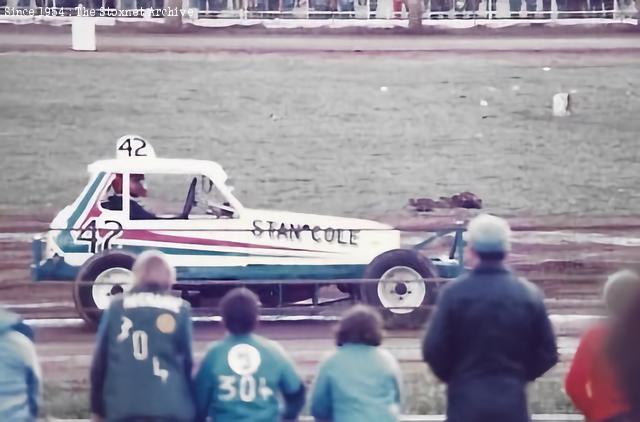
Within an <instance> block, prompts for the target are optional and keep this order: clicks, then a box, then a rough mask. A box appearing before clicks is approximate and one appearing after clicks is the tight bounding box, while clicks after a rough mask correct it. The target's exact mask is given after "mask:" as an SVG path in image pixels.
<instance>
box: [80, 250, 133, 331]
mask: <svg viewBox="0 0 640 422" xmlns="http://www.w3.org/2000/svg"><path fill="white" fill-rule="evenodd" d="M134 261H135V257H134V256H132V255H128V254H126V253H123V252H105V253H103V254H100V255H95V256H94V257H92V258H90V259H89V260H88V261H87V262H85V264H84V265H83V266H82V268H81V269H80V272H79V273H78V277H76V283H75V286H74V289H73V301H74V303H75V305H76V310H77V311H78V314H79V315H80V317H81V318H82V319H83V320H84V321H85V322H86V323H87V324H88V325H89V326H91V327H96V326H97V325H98V322H99V321H100V316H101V315H102V311H103V310H104V309H106V308H107V307H108V306H109V303H110V301H111V298H112V297H113V296H115V295H117V294H120V293H122V292H125V291H128V290H129V289H130V288H131V286H132V283H133V277H132V274H131V268H133V262H134Z"/></svg>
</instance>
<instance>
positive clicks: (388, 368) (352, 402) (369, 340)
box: [311, 305, 402, 422]
mask: <svg viewBox="0 0 640 422" xmlns="http://www.w3.org/2000/svg"><path fill="white" fill-rule="evenodd" d="M382 328H383V323H382V318H381V317H380V315H379V314H378V313H377V312H376V311H375V310H374V309H371V308H369V307H367V306H364V305H356V306H354V307H352V308H351V309H350V310H348V311H347V312H346V313H345V315H344V317H343V318H342V320H341V321H340V324H339V326H338V330H337V332H336V344H337V345H338V350H337V351H336V352H335V353H334V354H333V355H332V356H330V357H329V358H328V359H327V360H326V361H324V363H323V364H322V365H321V367H320V371H319V373H318V377H317V379H316V382H315V386H314V388H313V393H312V399H311V414H312V415H313V416H314V417H315V418H316V419H317V420H320V421H333V422H371V421H376V422H393V421H397V420H398V417H399V415H400V404H401V403H400V402H401V396H402V394H401V386H402V381H401V376H400V366H399V365H398V362H397V361H396V359H395V358H394V357H393V355H392V354H391V353H390V352H389V351H387V350H385V349H383V348H381V347H379V346H380V344H381V343H382V335H383V334H382V333H383V331H382Z"/></svg>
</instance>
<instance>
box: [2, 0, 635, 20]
mask: <svg viewBox="0 0 640 422" xmlns="http://www.w3.org/2000/svg"><path fill="white" fill-rule="evenodd" d="M384 1H388V2H389V7H390V9H389V13H383V15H384V16H385V18H391V17H402V16H406V13H405V12H406V11H407V10H408V8H409V7H408V6H409V5H408V2H409V0H190V2H189V4H190V7H194V8H197V9H198V10H199V11H200V12H201V13H203V16H204V15H206V16H208V17H216V16H218V14H220V13H222V15H221V16H226V15H225V14H224V12H227V11H238V10H241V9H246V10H247V11H249V12H253V13H255V14H256V16H259V17H262V18H268V17H276V16H278V15H280V14H282V13H284V16H287V14H290V15H291V14H293V15H295V11H296V10H301V9H305V8H308V10H310V11H313V12H315V13H316V15H312V16H311V17H316V18H326V17H329V16H334V17H355V16H356V10H357V9H362V8H365V9H367V5H368V13H369V15H370V16H372V17H379V16H378V14H377V11H378V6H379V3H382V2H384ZM505 1H506V0H505ZM552 1H553V0H542V1H541V4H540V6H539V7H538V4H537V0H508V4H509V6H508V8H509V11H510V12H509V15H508V16H504V17H509V18H512V19H514V18H525V17H526V18H544V19H550V18H551V17H552V16H557V17H559V18H587V17H604V18H613V12H614V0H555V2H556V9H557V14H556V15H554V12H552ZM632 1H633V0H618V8H619V9H621V10H632V9H633V6H631V3H632ZM422 2H423V3H422V10H423V12H424V18H429V19H452V18H484V17H488V16H489V15H491V17H493V18H499V17H500V16H498V14H497V5H496V2H497V0H484V2H483V3H481V0H422ZM79 3H82V4H83V5H84V6H85V7H89V8H95V9H99V8H101V7H105V8H107V9H115V8H122V9H145V8H155V9H159V8H162V7H163V5H164V0H85V1H82V0H0V7H4V6H7V7H26V8H28V7H53V6H55V7H64V8H75V7H77V6H78V4H79ZM636 7H637V6H636ZM318 12H323V13H320V14H317V13H318ZM324 12H326V13H324Z"/></svg>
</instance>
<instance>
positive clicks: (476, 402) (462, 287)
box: [0, 215, 640, 422]
mask: <svg viewBox="0 0 640 422" xmlns="http://www.w3.org/2000/svg"><path fill="white" fill-rule="evenodd" d="M509 237H510V229H509V225H508V223H507V222H506V221H505V220H503V219H501V218H498V217H494V216H490V215H481V216H478V217H476V218H475V219H474V220H473V221H472V222H471V223H470V224H469V227H468V240H469V245H470V248H471V252H472V255H473V260H474V261H475V262H476V264H475V266H474V268H473V269H471V270H470V271H468V272H466V273H465V274H463V275H462V276H460V277H459V278H458V279H457V280H455V281H453V282H451V283H449V284H448V285H447V286H446V287H445V288H444V289H443V290H442V291H441V292H440V294H439V297H438V300H437V303H436V310H435V313H434V315H433V316H432V319H431V321H430V323H429V325H428V328H427V329H426V332H425V335H424V337H423V340H422V355H423V358H424V361H425V362H426V363H427V364H428V365H429V367H430V368H431V369H432V371H433V373H434V374H435V375H436V376H437V377H438V378H439V379H440V380H441V381H443V382H444V383H446V385H447V420H448V422H476V421H477V422H487V421H501V422H528V421H529V411H528V405H527V394H526V387H527V385H528V383H530V382H532V381H534V380H536V379H537V378H538V377H540V376H542V375H543V374H544V373H545V372H547V371H548V370H549V369H551V368H552V367H553V366H554V365H555V364H556V363H557V361H558V353H557V346H556V340H555V335H554V332H553V329H552V325H551V322H550V320H549V317H548V314H547V311H546V309H545V305H544V302H543V295H542V293H541V291H540V290H539V289H538V288H537V287H535V286H534V285H533V284H531V283H529V282H528V281H526V280H524V279H522V278H521V277H518V276H517V274H515V273H514V272H513V271H512V270H510V269H509V267H508V266H507V265H505V263H504V260H505V258H506V256H507V254H508V253H509V250H510V241H509ZM133 274H134V280H135V283H134V288H133V289H132V290H131V291H130V292H129V293H126V294H124V295H122V296H119V297H117V298H114V300H113V301H112V303H111V305H110V307H109V309H108V310H107V311H105V313H104V314H103V316H102V319H101V322H100V326H99V329H98V333H97V341H96V347H95V352H94V356H93V360H92V365H91V372H90V380H91V395H90V407H91V412H92V418H93V420H94V421H102V420H108V421H185V422H187V421H206V420H214V421H216V422H220V421H222V422H226V421H256V422H260V421H264V422H267V421H273V422H276V421H294V420H296V419H297V418H298V415H299V414H300V412H301V410H302V409H303V407H304V404H305V402H306V401H307V400H309V401H310V406H309V407H310V413H311V415H312V416H313V417H315V418H316V420H318V421H335V422H360V421H362V422H365V421H366V422H369V421H380V422H387V421H388V422H393V421H398V420H399V417H400V414H401V410H402V400H403V382H402V376H401V370H400V366H399V364H398V361H397V360H396V358H395V357H394V355H393V354H392V353H391V352H390V351H388V350H387V349H385V348H384V347H383V346H382V344H383V341H384V339H383V337H384V334H383V321H382V319H381V317H380V315H379V313H378V312H377V311H376V310H375V309H372V308H369V307H366V306H363V305H355V306H354V307H352V308H351V309H349V310H348V311H347V312H346V313H345V314H344V315H343V317H342V319H341V321H340V322H339V324H338V327H337V330H336V332H335V344H336V350H335V351H334V352H333V353H332V354H331V355H330V356H329V357H328V358H327V359H326V360H324V361H323V362H322V363H321V365H320V367H319V369H318V373H317V376H316V377H315V381H314V383H313V386H312V387H311V391H310V392H309V393H307V391H306V387H305V383H304V382H303V379H302V377H301V376H300V375H299V373H298V371H297V369H296V367H295V365H294V363H293V361H292V360H291V358H290V357H289V356H288V353H287V352H286V350H284V349H283V348H282V347H281V346H280V345H279V344H278V343H276V342H274V341H271V340H269V339H266V338H264V337H262V336H260V335H258V334H256V333H255V330H256V328H257V325H258V320H259V314H260V304H259V301H258V298H257V297H256V295H255V294H254V293H252V292H251V291H250V290H248V289H245V288H237V289H233V290H231V291H230V292H229V293H227V295H226V296H225V297H224V298H223V300H222V302H221V306H220V308H221V315H222V321H223V324H224V326H225V328H226V330H227V334H226V335H225V336H224V337H223V338H221V339H217V341H216V342H215V343H213V344H212V345H211V346H210V348H209V350H208V351H207V352H206V354H205V356H204V359H203V360H202V362H201V363H200V364H199V365H198V369H197V370H195V371H194V368H193V366H194V365H193V361H192V359H193V358H192V356H193V350H192V327H191V315H190V308H189V305H188V304H187V303H186V302H185V301H183V300H182V299H180V298H178V297H175V296H173V295H171V294H170V290H171V287H172V284H173V283H174V282H175V270H174V268H173V267H171V265H169V264H168V263H167V261H166V260H165V258H164V256H163V255H162V254H160V253H158V252H153V251H150V252H145V253H143V254H141V255H140V257H139V258H138V259H137V261H136V263H135V265H134V268H133ZM603 297H604V303H605V304H606V309H607V310H608V312H609V316H608V318H606V319H604V320H603V321H602V322H599V323H598V324H597V325H596V326H594V327H592V328H591V329H590V330H588V331H587V332H586V334H585V335H584V337H583V338H582V340H581V342H580V345H579V347H578V349H577V352H576V355H575V358H574V360H573V363H572V365H571V369H570V371H569V373H568V375H567V378H566V392H567V394H568V395H569V396H570V398H571V400H572V401H573V402H574V404H575V406H576V409H578V410H579V411H580V412H581V413H583V414H584V415H585V416H586V418H587V421H589V422H634V421H638V420H640V419H639V418H640V330H638V326H639V324H640V278H639V277H638V275H637V274H636V273H634V272H632V271H629V270H624V271H621V272H618V273H616V274H613V275H612V276H611V277H610V278H609V279H608V280H607V283H606V285H605V289H604V295H603ZM40 386H41V377H40V370H39V366H38V361H37V358H36V355H35V349H34V346H33V342H32V336H31V332H30V330H29V329H28V327H27V326H25V325H24V324H23V323H22V322H21V320H20V318H19V317H18V316H16V315H14V314H11V313H8V312H2V313H0V420H2V421H5V420H6V421H9V420H11V421H13V420H15V421H18V420H20V421H31V420H35V418H36V415H37V414H38V403H39V400H40V390H41V387H40ZM558 394H561V392H558Z"/></svg>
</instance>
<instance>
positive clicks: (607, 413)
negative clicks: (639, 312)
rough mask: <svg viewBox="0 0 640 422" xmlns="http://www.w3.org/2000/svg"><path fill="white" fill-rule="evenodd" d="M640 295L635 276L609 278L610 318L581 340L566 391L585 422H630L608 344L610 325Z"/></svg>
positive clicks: (623, 273)
mask: <svg viewBox="0 0 640 422" xmlns="http://www.w3.org/2000/svg"><path fill="white" fill-rule="evenodd" d="M639 291H640V278H639V277H638V275H637V274H635V273H634V272H631V271H628V270H624V271H619V272H617V273H615V274H613V275H611V276H610V277H609V279H608V280H607V283H606V284H605V288H604V302H605V304H606V307H607V310H608V313H609V317H608V318H607V319H606V320H605V321H604V322H602V323H599V324H597V325H595V326H594V327H592V328H591V329H589V330H588V331H587V332H586V333H585V334H584V335H583V337H582V339H581V340H580V344H579V346H578V350H577V351H576V355H575V357H574V359H573V363H572V364H571V368H570V370H569V373H568V374H567V379H566V381H565V389H566V391H567V394H568V395H569V397H571V400H572V401H573V404H574V405H575V407H576V408H577V409H578V410H579V411H580V412H582V413H583V414H584V416H585V418H586V419H587V422H632V420H631V416H630V415H629V411H630V407H629V405H628V403H627V400H626V397H625V395H624V394H623V392H622V389H621V387H620V384H619V381H618V377H617V374H616V371H615V369H614V366H613V364H612V360H611V358H610V356H609V354H608V353H607V344H608V341H609V333H610V327H611V324H612V323H613V322H614V321H615V320H616V319H617V318H619V317H620V316H621V315H623V314H624V313H625V311H626V310H627V309H628V307H629V306H630V300H629V299H630V298H633V297H634V296H635V292H639Z"/></svg>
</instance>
